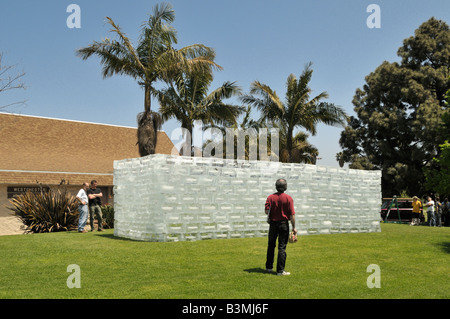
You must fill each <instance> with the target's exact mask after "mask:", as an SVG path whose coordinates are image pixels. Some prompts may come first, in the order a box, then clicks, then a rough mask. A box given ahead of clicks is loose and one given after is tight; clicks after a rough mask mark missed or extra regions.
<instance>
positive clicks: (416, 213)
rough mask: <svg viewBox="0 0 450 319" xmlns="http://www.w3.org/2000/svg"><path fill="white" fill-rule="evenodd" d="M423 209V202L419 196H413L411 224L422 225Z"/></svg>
mask: <svg viewBox="0 0 450 319" xmlns="http://www.w3.org/2000/svg"><path fill="white" fill-rule="evenodd" d="M421 209H422V202H421V201H420V200H419V198H418V197H417V196H414V197H413V201H412V220H411V224H410V225H411V226H414V225H420V210H421Z"/></svg>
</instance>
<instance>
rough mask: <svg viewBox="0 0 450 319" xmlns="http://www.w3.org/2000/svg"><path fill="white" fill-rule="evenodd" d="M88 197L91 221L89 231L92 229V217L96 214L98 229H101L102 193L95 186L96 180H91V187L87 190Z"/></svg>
mask: <svg viewBox="0 0 450 319" xmlns="http://www.w3.org/2000/svg"><path fill="white" fill-rule="evenodd" d="M87 195H88V197H89V219H90V222H91V231H94V218H95V215H97V220H98V231H102V223H103V219H102V208H101V206H102V197H103V193H102V190H101V189H100V188H97V181H96V180H92V181H91V187H90V188H89V189H88V191H87Z"/></svg>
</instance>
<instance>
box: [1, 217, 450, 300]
mask: <svg viewBox="0 0 450 319" xmlns="http://www.w3.org/2000/svg"><path fill="white" fill-rule="evenodd" d="M266 247H267V239H266V238H243V239H228V240H226V239H223V240H204V241H195V242H176V243H174V242H171V243H155V242H139V241H132V240H126V239H120V238H116V237H114V236H113V230H107V231H104V232H100V233H99V232H94V233H86V234H80V233H77V232H64V233H50V234H31V235H13V236H1V237H0V268H1V275H0V298H8V299H11V298H17V299H23V298H26V299H33V298H45V299H54V298H57V299H59V298H81V299H84V298H89V299H90V298H102V299H103V298H120V299H122V298H123V299H127V298H138V299H144V298H167V299H204V298H206V299H216V298H218V299H235V298H237V299H247V298H251V299H279V298H288V299H292V298H294V299H297V298H312V299H315V298H325V299H334V298H339V299H341V298H346V299H347V298H351V299H352V298H356V299H361V298H362V299H366V298H370V299H372V298H388V299H391V298H414V299H416V298H421V299H422V298H424V299H428V298H437V299H440V298H450V280H449V270H450V228H448V227H445V228H444V227H442V228H437V227H433V228H430V227H425V226H416V227H410V226H407V225H398V224H382V231H381V232H380V233H367V234H335V235H314V236H302V237H300V238H299V242H298V243H296V244H289V245H288V248H287V254H288V256H287V266H286V270H287V271H290V272H291V276H283V277H280V276H276V275H273V274H267V273H265V272H264V269H263V268H264V263H265V253H266ZM71 264H77V265H78V266H79V267H80V270H81V288H79V289H78V288H72V289H69V288H68V287H67V284H66V282H67V278H68V277H69V276H70V275H71V274H72V273H70V272H67V267H68V266H69V265H71ZM370 264H376V265H378V266H379V267H380V275H381V276H380V282H381V288H372V289H370V288H368V286H367V278H368V277H369V276H370V275H371V274H372V272H367V267H368V266H369V265H370ZM280 284H281V285H282V286H283V289H277V288H276V287H277V286H279V285H280Z"/></svg>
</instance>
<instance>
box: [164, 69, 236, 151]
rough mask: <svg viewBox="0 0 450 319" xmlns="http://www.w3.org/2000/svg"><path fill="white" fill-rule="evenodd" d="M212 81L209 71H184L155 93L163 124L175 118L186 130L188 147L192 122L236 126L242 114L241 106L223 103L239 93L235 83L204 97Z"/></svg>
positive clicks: (226, 83)
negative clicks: (188, 135)
mask: <svg viewBox="0 0 450 319" xmlns="http://www.w3.org/2000/svg"><path fill="white" fill-rule="evenodd" d="M212 80H213V75H212V72H203V71H202V72H198V71H195V70H194V71H192V72H186V71H184V72H180V73H179V74H178V75H177V76H176V77H175V79H174V81H170V82H169V83H167V84H168V87H167V88H165V89H163V90H161V91H160V92H159V93H158V100H159V104H160V109H159V112H160V113H161V116H162V119H163V121H167V120H169V119H171V118H175V119H177V120H178V121H179V122H180V124H181V126H182V127H183V128H185V129H187V130H188V131H189V133H190V135H191V136H190V138H191V139H190V141H189V142H190V145H191V147H192V139H193V136H192V130H193V127H194V121H202V123H203V124H206V125H214V124H219V125H220V124H224V123H236V118H237V117H238V116H239V114H240V113H242V111H243V108H242V107H240V106H236V105H232V104H227V103H225V102H224V101H223V100H224V99H228V98H231V97H233V96H236V95H239V94H240V92H241V89H240V88H239V87H238V86H237V85H236V83H235V82H225V83H223V84H222V85H221V86H220V87H218V88H217V89H215V90H213V91H212V92H211V93H209V94H208V89H209V86H210V85H211V82H212ZM182 153H184V154H191V150H190V149H189V150H183V152H182Z"/></svg>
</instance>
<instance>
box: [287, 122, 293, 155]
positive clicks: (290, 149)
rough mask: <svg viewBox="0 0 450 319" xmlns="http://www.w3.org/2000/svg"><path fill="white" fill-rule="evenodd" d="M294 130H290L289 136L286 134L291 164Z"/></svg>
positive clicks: (288, 131)
mask: <svg viewBox="0 0 450 319" xmlns="http://www.w3.org/2000/svg"><path fill="white" fill-rule="evenodd" d="M292 131H293V130H292V128H288V130H287V134H286V147H287V151H288V163H291V161H292V148H293V141H292V139H293V137H292V133H293V132H292Z"/></svg>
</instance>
